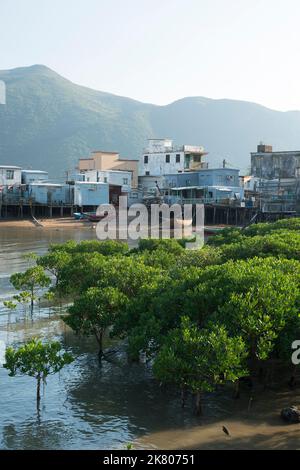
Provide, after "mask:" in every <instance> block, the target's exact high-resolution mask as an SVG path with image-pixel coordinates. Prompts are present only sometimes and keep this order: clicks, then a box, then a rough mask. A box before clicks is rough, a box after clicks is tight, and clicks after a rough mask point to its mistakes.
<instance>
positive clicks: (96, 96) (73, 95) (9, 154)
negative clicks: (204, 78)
mask: <svg viewBox="0 0 300 470" xmlns="http://www.w3.org/2000/svg"><path fill="white" fill-rule="evenodd" d="M0 79H1V80H4V81H5V83H6V87H7V105H6V106H0V163H1V164H5V163H12V164H19V165H22V166H24V167H34V168H39V169H47V170H49V171H50V172H51V174H52V175H56V174H58V173H60V174H63V171H64V170H67V169H71V168H72V167H73V166H74V165H75V164H76V161H77V159H78V158H79V157H81V156H87V155H88V154H89V152H90V151H91V150H95V149H103V150H115V151H119V152H120V153H121V154H122V155H123V156H126V157H128V158H130V157H133V158H138V157H139V155H140V152H141V150H142V148H143V146H144V144H145V140H146V139H147V138H148V137H171V138H173V139H174V141H175V142H176V143H178V144H181V143H189V144H201V145H204V146H205V147H206V148H207V150H208V151H209V153H210V155H209V161H211V162H213V163H215V164H219V163H220V161H221V160H222V159H223V158H224V157H226V158H227V159H228V161H230V162H231V163H233V164H234V165H236V166H239V167H241V168H243V169H245V168H246V167H247V166H248V165H249V161H250V160H249V152H250V151H253V150H254V149H255V147H256V145H257V143H258V142H259V141H260V140H264V141H265V142H268V143H273V146H274V147H275V148H278V149H294V148H298V149H299V148H300V112H297V111H294V112H288V113H282V112H278V111H273V110H270V109H267V108H264V107H263V106H259V105H257V104H253V103H247V102H240V101H232V100H211V99H207V98H198V97H195V98H184V99H182V100H179V101H176V102H174V103H172V104H169V105H167V106H155V105H151V104H145V103H140V102H138V101H135V100H132V99H129V98H123V97H120V96H115V95H111V94H109V93H103V92H100V91H95V90H91V89H89V88H85V87H81V86H78V85H75V84H73V83H71V82H70V81H68V80H66V79H64V78H63V77H61V76H59V75H58V74H56V73H55V72H53V71H52V70H50V69H48V68H47V67H45V66H40V65H36V66H32V67H26V68H18V69H13V70H9V71H0Z"/></svg>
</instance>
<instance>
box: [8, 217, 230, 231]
mask: <svg viewBox="0 0 300 470" xmlns="http://www.w3.org/2000/svg"><path fill="white" fill-rule="evenodd" d="M37 221H38V222H39V223H40V224H41V226H38V225H36V224H35V223H34V221H33V219H30V218H28V219H15V218H14V219H0V230H1V228H22V229H23V228H24V229H27V228H28V229H32V228H34V229H40V230H41V229H60V228H62V229H66V228H72V229H73V228H81V229H82V228H87V229H94V228H96V225H97V222H96V221H89V220H88V219H83V220H76V219H74V217H53V218H39V219H37ZM229 227H232V225H224V224H219V225H205V230H207V231H208V232H210V230H212V231H214V230H221V229H223V228H229Z"/></svg>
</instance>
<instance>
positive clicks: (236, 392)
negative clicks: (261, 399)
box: [233, 379, 240, 399]
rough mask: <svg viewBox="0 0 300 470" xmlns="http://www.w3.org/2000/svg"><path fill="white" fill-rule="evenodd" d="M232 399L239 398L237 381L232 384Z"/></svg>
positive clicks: (238, 383)
mask: <svg viewBox="0 0 300 470" xmlns="http://www.w3.org/2000/svg"><path fill="white" fill-rule="evenodd" d="M233 398H235V399H237V398H240V381H239V379H238V380H236V382H235V383H234V392H233Z"/></svg>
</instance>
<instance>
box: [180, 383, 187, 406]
mask: <svg viewBox="0 0 300 470" xmlns="http://www.w3.org/2000/svg"><path fill="white" fill-rule="evenodd" d="M185 400H186V390H185V388H184V387H182V389H181V408H184V407H185Z"/></svg>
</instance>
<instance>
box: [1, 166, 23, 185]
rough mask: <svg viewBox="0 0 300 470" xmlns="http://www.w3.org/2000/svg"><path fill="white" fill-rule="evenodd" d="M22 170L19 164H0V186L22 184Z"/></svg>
mask: <svg viewBox="0 0 300 470" xmlns="http://www.w3.org/2000/svg"><path fill="white" fill-rule="evenodd" d="M21 171H22V170H21V167H19V166H11V165H0V186H14V185H16V184H17V185H20V184H21V181H22V177H21Z"/></svg>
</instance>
